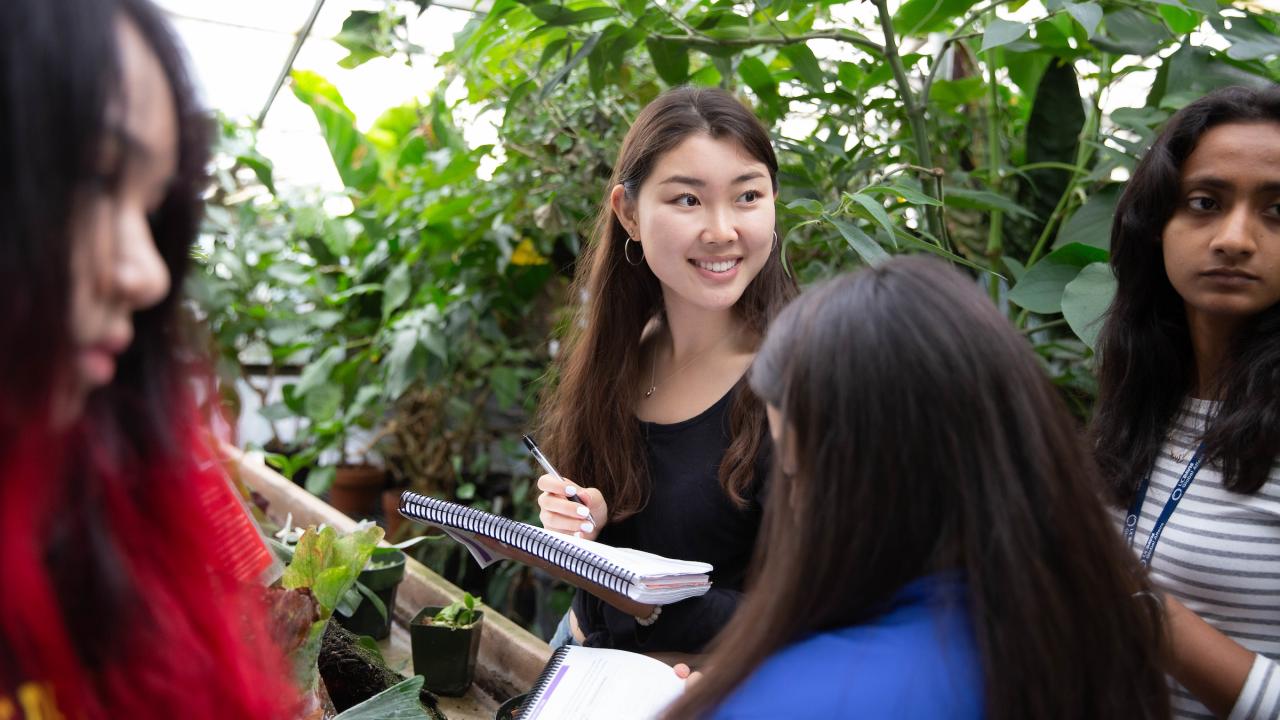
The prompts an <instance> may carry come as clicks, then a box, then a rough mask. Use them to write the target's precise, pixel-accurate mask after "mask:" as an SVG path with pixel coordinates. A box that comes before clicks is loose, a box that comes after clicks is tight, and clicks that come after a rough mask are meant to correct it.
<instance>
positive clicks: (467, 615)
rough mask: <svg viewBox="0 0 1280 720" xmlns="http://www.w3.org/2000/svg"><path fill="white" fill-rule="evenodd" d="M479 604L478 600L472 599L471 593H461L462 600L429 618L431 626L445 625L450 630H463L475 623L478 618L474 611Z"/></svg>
mask: <svg viewBox="0 0 1280 720" xmlns="http://www.w3.org/2000/svg"><path fill="white" fill-rule="evenodd" d="M478 602H480V598H477V597H472V596H471V593H463V594H462V599H461V600H458V601H456V602H453V603H450V604H449V605H446V606H445V607H443V608H440V612H438V613H436V614H435V617H433V618H431V624H432V625H445V626H448V627H451V628H464V627H468V626H470V625H472V624H474V623H475V621H476V619H477V617H478V616H479V614H480V613H479V611H477V610H476V603H478Z"/></svg>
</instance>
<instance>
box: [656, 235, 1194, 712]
mask: <svg viewBox="0 0 1280 720" xmlns="http://www.w3.org/2000/svg"><path fill="white" fill-rule="evenodd" d="M750 379H751V385H752V386H753V387H754V388H755V390H756V393H757V394H758V395H759V396H760V397H761V398H762V399H763V400H765V402H767V403H769V404H770V405H773V406H776V407H777V408H779V409H780V410H781V413H782V416H783V418H784V419H785V423H786V424H787V428H788V430H787V432H786V434H785V435H784V437H783V441H782V442H783V447H780V448H778V449H777V451H776V452H775V457H777V458H781V457H784V456H785V457H793V458H795V468H794V472H793V474H792V475H791V476H789V477H785V478H784V477H779V476H778V475H775V478H774V480H773V484H772V485H771V487H772V490H771V495H770V502H769V503H768V504H767V505H766V508H765V519H764V527H763V529H762V531H761V535H760V541H759V542H758V543H757V546H756V547H757V554H756V557H755V560H754V562H755V564H754V566H753V567H754V568H755V570H754V572H753V574H752V578H753V579H752V582H751V583H750V584H749V585H748V588H747V595H746V600H745V601H744V603H743V605H742V606H741V607H740V608H739V609H738V612H737V613H736V614H735V615H734V617H733V620H732V621H731V622H730V623H729V625H728V626H727V627H726V628H725V630H724V631H723V632H722V634H721V635H720V636H719V638H718V639H717V640H716V641H715V644H714V646H713V650H712V655H711V656H710V658H709V659H708V661H707V666H706V667H707V670H706V676H705V677H704V678H703V679H702V680H701V682H699V683H697V684H695V685H693V686H692V687H691V688H690V689H689V690H688V691H687V692H686V693H685V695H684V696H683V697H682V698H681V699H680V700H679V701H678V702H677V703H676V705H674V706H673V707H672V709H671V713H670V714H671V716H672V717H677V718H684V717H694V716H699V715H702V714H705V713H707V712H708V711H709V710H710V709H711V708H713V707H714V706H715V705H716V704H718V703H719V702H721V701H722V700H723V699H724V698H725V697H727V696H728V695H729V694H730V693H731V692H732V690H733V689H734V687H736V686H737V685H738V684H739V683H741V682H742V681H743V680H744V679H746V678H747V677H748V676H749V675H750V674H751V673H752V671H753V670H755V669H756V668H757V667H758V666H759V665H760V664H761V663H762V662H763V661H764V660H765V659H766V658H767V657H768V656H770V655H771V654H773V653H774V652H776V651H778V650H780V649H782V648H783V647H785V646H786V645H788V644H790V643H792V642H795V641H797V640H799V639H801V638H803V637H804V636H805V635H806V634H808V633H811V632H815V631H822V630H827V629H833V628H840V627H846V626H850V625H855V624H858V623H862V622H866V621H867V620H869V619H871V618H873V617H875V616H876V615H877V614H879V613H880V612H881V611H882V610H883V608H884V607H885V606H886V604H887V603H888V602H889V600H890V599H891V598H892V597H893V596H894V594H895V593H897V592H898V591H899V590H900V589H901V588H902V587H903V586H904V585H907V584H908V583H910V582H911V581H912V580H914V579H916V578H920V577H922V576H926V575H929V574H932V573H937V572H942V571H953V572H954V571H958V572H959V573H961V575H962V576H963V577H964V579H965V580H966V587H967V590H966V596H965V599H966V606H967V613H968V617H969V619H970V622H971V624H972V627H973V630H974V636H975V639H976V644H977V648H978V651H979V652H980V654H981V657H982V670H983V676H984V682H985V698H986V710H987V715H988V717H991V718H994V719H996V720H1001V719H1005V718H1010V719H1011V718H1085V717H1129V718H1155V717H1167V716H1168V711H1169V705H1168V702H1169V701H1168V689H1167V687H1166V685H1165V678H1164V674H1163V672H1162V670H1161V668H1162V663H1161V657H1160V644H1161V633H1162V626H1161V614H1160V612H1159V610H1158V606H1157V605H1156V604H1155V603H1154V602H1153V601H1152V600H1151V596H1150V595H1149V593H1147V592H1146V591H1147V590H1148V587H1147V585H1146V584H1145V581H1144V580H1143V577H1142V575H1141V574H1140V573H1139V572H1138V571H1137V563H1136V562H1135V561H1134V559H1133V558H1132V557H1131V556H1130V555H1129V554H1128V553H1127V552H1126V551H1125V548H1124V546H1123V545H1122V544H1121V542H1120V536H1119V533H1118V531H1117V528H1116V526H1115V523H1113V522H1112V521H1111V520H1110V519H1109V517H1108V515H1107V513H1106V511H1105V509H1104V507H1103V504H1102V502H1101V500H1100V497H1099V496H1100V492H1099V488H1098V487H1095V483H1094V479H1095V477H1096V476H1095V473H1094V472H1093V467H1092V463H1091V462H1090V457H1089V453H1088V451H1087V450H1086V449H1085V448H1084V447H1083V445H1082V443H1081V442H1080V438H1079V433H1078V432H1077V430H1076V427H1075V425H1074V423H1073V421H1072V419H1071V417H1070V416H1069V415H1068V413H1067V411H1066V408H1065V407H1064V406H1063V403H1062V401H1061V399H1060V398H1059V397H1058V394H1057V392H1056V391H1055V390H1054V388H1053V386H1052V385H1051V383H1050V382H1049V381H1048V379H1047V378H1046V377H1045V375H1044V372H1043V371H1042V370H1041V369H1040V366H1039V364H1038V363H1037V361H1036V358H1035V356H1034V355H1033V353H1032V352H1031V350H1030V348H1029V347H1028V346H1027V344H1026V342H1025V340H1023V338H1021V337H1019V336H1018V334H1017V333H1016V332H1014V330H1013V329H1012V328H1011V327H1010V326H1009V324H1008V322H1007V321H1006V320H1005V318H1003V317H1002V316H1001V315H1000V313H999V312H998V311H997V310H996V308H995V307H993V306H992V305H991V304H990V302H988V301H987V300H986V298H985V297H983V295H982V294H981V292H979V290H978V288H977V287H976V286H975V285H974V284H973V282H972V281H971V280H970V279H969V278H966V277H964V276H962V275H960V274H959V273H957V272H955V271H953V270H951V269H950V268H948V267H946V266H945V265H943V264H942V263H941V262H939V261H936V260H933V259H928V258H922V257H914V258H899V259H895V260H891V261H889V262H886V263H885V264H883V265H881V266H879V267H877V268H873V269H867V270H863V271H861V272H858V273H856V274H853V275H844V276H841V277H838V278H836V279H834V280H832V281H830V282H828V283H826V284H825V285H822V286H820V287H819V288H816V289H813V290H810V291H808V292H806V293H805V294H804V295H803V296H801V298H800V299H799V300H797V301H796V302H794V303H793V304H792V305H790V306H789V307H788V308H787V309H786V310H784V311H783V312H782V314H780V315H779V316H778V318H777V319H776V320H775V321H774V323H773V327H772V328H771V329H770V330H769V334H768V337H766V339H765V341H764V343H763V345H762V347H761V349H760V351H759V353H758V354H757V356H756V359H755V362H754V364H753V365H752V369H751V374H750ZM776 464H777V463H775V465H776Z"/></svg>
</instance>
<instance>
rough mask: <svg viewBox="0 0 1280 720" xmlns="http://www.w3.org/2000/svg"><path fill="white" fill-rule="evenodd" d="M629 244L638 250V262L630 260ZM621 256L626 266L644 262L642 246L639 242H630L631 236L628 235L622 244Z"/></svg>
mask: <svg viewBox="0 0 1280 720" xmlns="http://www.w3.org/2000/svg"><path fill="white" fill-rule="evenodd" d="M631 243H635V244H636V245H637V246H638V247H639V248H640V259H639V260H632V259H631ZM622 256H623V257H625V258H626V259H627V264H628V265H631V266H636V265H639V264H640V263H642V262H644V246H643V245H641V244H640V241H639V240H632V239H631V236H630V235H628V236H627V239H626V240H625V241H624V242H623V243H622Z"/></svg>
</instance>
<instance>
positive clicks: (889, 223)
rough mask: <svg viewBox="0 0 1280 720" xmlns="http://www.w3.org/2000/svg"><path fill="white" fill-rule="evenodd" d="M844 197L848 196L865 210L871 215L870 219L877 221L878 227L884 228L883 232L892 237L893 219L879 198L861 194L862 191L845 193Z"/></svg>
mask: <svg viewBox="0 0 1280 720" xmlns="http://www.w3.org/2000/svg"><path fill="white" fill-rule="evenodd" d="M845 197H847V198H849V199H850V200H852V201H853V202H855V203H857V204H858V205H860V206H861V207H862V208H863V209H864V210H866V211H867V214H868V215H870V216H871V219H872V220H874V221H876V222H877V223H879V224H880V227H881V228H883V229H884V231H885V233H887V234H888V235H889V237H890V238H893V237H894V224H893V220H891V219H890V218H889V213H887V212H885V210H884V206H883V205H881V204H880V201H879V200H876V199H875V198H873V197H869V196H867V195H863V194H862V193H853V194H849V193H845Z"/></svg>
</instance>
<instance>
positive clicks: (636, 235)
mask: <svg viewBox="0 0 1280 720" xmlns="http://www.w3.org/2000/svg"><path fill="white" fill-rule="evenodd" d="M609 207H611V208H613V215H614V217H616V218H618V222H620V223H622V227H623V228H625V229H626V231H627V234H628V235H630V236H631V239H632V240H635V241H636V242H640V232H639V223H637V222H636V216H635V202H634V201H633V200H631V199H629V198H627V190H626V188H624V187H622V183H618V184H617V185H614V186H613V191H612V192H610V193H609Z"/></svg>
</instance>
